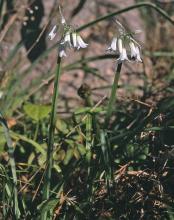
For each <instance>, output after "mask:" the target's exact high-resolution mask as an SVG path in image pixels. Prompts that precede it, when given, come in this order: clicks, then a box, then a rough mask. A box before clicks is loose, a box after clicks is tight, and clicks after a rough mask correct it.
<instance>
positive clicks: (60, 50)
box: [58, 43, 67, 57]
mask: <svg viewBox="0 0 174 220" xmlns="http://www.w3.org/2000/svg"><path fill="white" fill-rule="evenodd" d="M58 53H59V57H66V56H67V55H66V52H65V45H64V44H61V43H60V44H59V47H58Z"/></svg>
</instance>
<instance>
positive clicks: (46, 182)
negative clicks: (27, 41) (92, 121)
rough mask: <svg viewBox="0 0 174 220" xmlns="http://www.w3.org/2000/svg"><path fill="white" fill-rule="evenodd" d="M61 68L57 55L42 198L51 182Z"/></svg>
mask: <svg viewBox="0 0 174 220" xmlns="http://www.w3.org/2000/svg"><path fill="white" fill-rule="evenodd" d="M60 70H61V57H60V56H59V57H58V61H57V70H56V75H55V80H54V90H53V99H52V108H51V116H50V125H49V133H48V149H47V160H46V161H47V166H46V173H45V180H44V188H43V199H44V200H47V199H49V196H50V183H51V172H52V167H53V150H54V148H53V146H54V130H55V124H56V108H57V104H58V94H59V78H60Z"/></svg>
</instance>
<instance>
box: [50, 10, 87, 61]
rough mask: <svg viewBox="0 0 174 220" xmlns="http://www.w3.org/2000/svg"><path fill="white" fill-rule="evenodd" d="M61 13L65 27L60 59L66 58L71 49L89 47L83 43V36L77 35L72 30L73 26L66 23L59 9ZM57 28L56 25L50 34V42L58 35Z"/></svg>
mask: <svg viewBox="0 0 174 220" xmlns="http://www.w3.org/2000/svg"><path fill="white" fill-rule="evenodd" d="M59 13H60V16H61V25H62V27H63V33H62V36H61V37H60V38H61V40H60V41H59V43H58V50H59V53H58V54H59V57H66V56H67V55H66V50H67V48H68V49H71V48H76V49H78V50H79V49H80V48H86V47H87V46H88V44H87V43H85V42H84V41H83V39H82V38H81V36H80V35H79V34H77V33H76V31H75V30H74V29H73V28H72V26H71V25H68V24H67V23H66V21H65V18H64V16H63V15H62V11H61V8H60V7H59ZM56 30H57V26H56V25H55V26H54V27H53V29H52V30H51V32H50V33H49V38H50V40H53V39H54V37H55V35H56Z"/></svg>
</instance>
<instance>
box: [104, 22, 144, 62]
mask: <svg viewBox="0 0 174 220" xmlns="http://www.w3.org/2000/svg"><path fill="white" fill-rule="evenodd" d="M115 22H116V24H117V26H118V32H119V34H117V36H116V37H114V38H113V39H112V42H111V45H110V47H109V48H108V49H107V50H110V51H114V52H117V48H118V55H119V58H118V59H117V60H118V61H119V62H123V61H126V60H128V61H130V60H132V61H137V62H142V60H141V56H140V48H141V46H140V45H139V43H138V42H137V41H136V40H135V39H134V38H133V35H134V34H137V33H139V32H140V31H139V30H137V31H135V32H131V33H129V32H127V31H126V29H125V28H124V27H123V25H122V24H121V23H120V22H119V21H118V20H116V21H115ZM128 46H129V47H128Z"/></svg>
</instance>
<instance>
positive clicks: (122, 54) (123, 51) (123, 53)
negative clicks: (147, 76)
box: [117, 47, 129, 63]
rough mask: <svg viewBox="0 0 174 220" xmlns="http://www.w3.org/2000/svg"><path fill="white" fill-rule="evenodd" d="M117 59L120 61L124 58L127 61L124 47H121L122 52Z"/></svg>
mask: <svg viewBox="0 0 174 220" xmlns="http://www.w3.org/2000/svg"><path fill="white" fill-rule="evenodd" d="M117 60H118V62H119V63H122V62H123V61H125V60H127V61H129V59H128V56H127V52H126V48H125V47H123V48H122V52H121V53H120V56H119V58H118V59H117Z"/></svg>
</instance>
